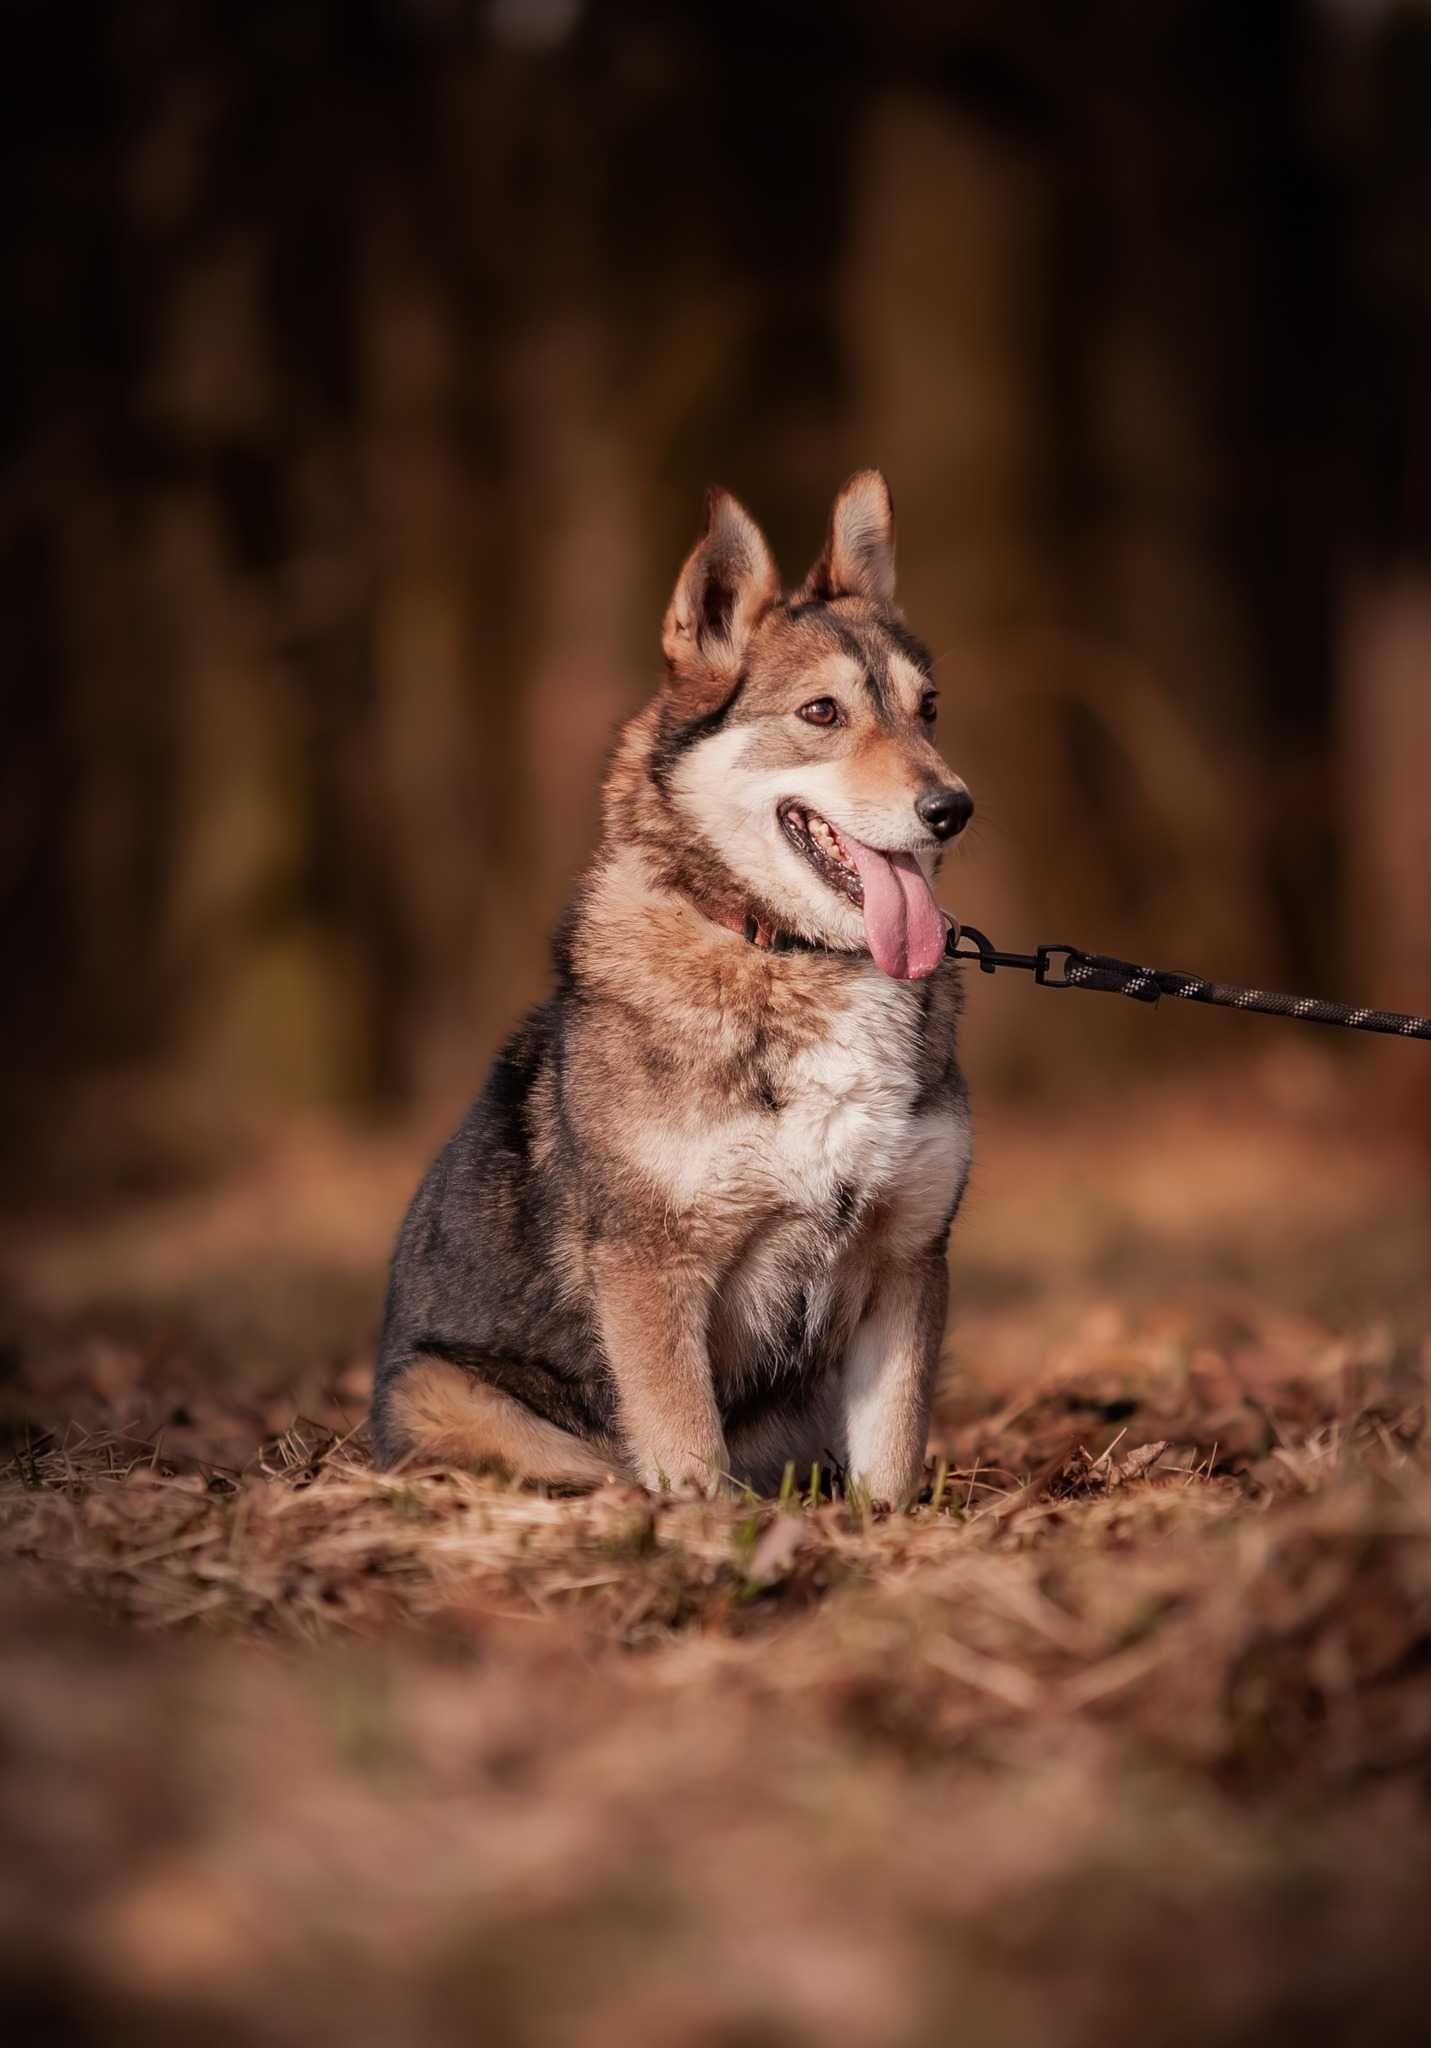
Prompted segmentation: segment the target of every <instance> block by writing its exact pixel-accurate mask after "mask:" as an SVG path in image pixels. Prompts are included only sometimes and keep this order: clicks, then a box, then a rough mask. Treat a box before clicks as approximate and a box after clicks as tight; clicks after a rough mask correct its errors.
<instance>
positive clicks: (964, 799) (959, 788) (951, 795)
mask: <svg viewBox="0 0 1431 2048" xmlns="http://www.w3.org/2000/svg"><path fill="white" fill-rule="evenodd" d="M914 810H915V815H916V816H917V817H918V818H919V820H920V822H921V823H922V824H925V825H927V826H928V827H929V829H930V831H931V832H932V833H933V834H934V836H935V838H936V839H952V838H953V837H954V835H955V833H956V832H962V831H963V830H964V827H965V826H966V825H967V824H968V822H969V820H970V819H971V818H972V817H973V815H974V799H973V797H971V796H970V794H969V792H968V790H967V789H965V787H964V785H963V783H962V782H961V783H957V784H956V785H955V787H954V788H953V789H932V790H930V792H929V794H928V796H922V797H920V798H919V800H918V801H917V802H916V804H915V806H914Z"/></svg>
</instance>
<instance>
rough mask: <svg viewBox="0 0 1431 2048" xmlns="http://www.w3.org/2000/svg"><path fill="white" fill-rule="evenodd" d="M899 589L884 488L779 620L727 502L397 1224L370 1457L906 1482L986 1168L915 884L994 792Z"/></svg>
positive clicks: (866, 501)
mask: <svg viewBox="0 0 1431 2048" xmlns="http://www.w3.org/2000/svg"><path fill="white" fill-rule="evenodd" d="M894 580H895V579H894V513H893V507H892V504H891V500H890V493H889V489H888V486H887V484H886V482H885V479H884V477H883V476H882V475H881V474H880V472H879V471H877V470H863V471H861V472H859V473H858V474H857V475H855V476H853V477H852V478H851V479H850V480H849V482H848V483H846V484H845V485H844V487H843V488H842V490H841V491H840V493H839V495H838V496H837V498H836V500H835V504H834V508H833V511H832V514H831V518H830V524H829V530H828V535H827V538H826V542H825V546H824V549H823V551H822V552H821V554H820V556H819V558H818V559H817V561H816V563H815V566H814V568H813V569H812V570H811V572H810V574H809V576H808V577H807V578H806V580H805V582H804V584H803V585H802V586H801V587H800V588H799V589H798V590H797V591H796V592H795V594H794V595H793V596H789V597H787V596H783V595H782V592H781V586H780V582H779V578H778V576H777V572H776V568H775V563H774V561H773V559H772V557H771V553H770V549H769V547H768V545H767V544H766V540H765V537H764V535H763V534H762V532H761V530H760V528H759V527H758V526H757V525H756V523H755V521H754V520H753V519H752V518H751V516H750V515H749V513H748V512H746V511H745V510H744V508H743V507H742V506H741V505H740V504H739V503H738V502H737V501H736V499H734V498H733V497H731V496H730V495H728V494H727V493H725V492H723V491H713V492H712V493H711V494H710V499H709V505H708V515H707V523H706V529H705V532H704V533H703V535H702V536H701V538H700V539H699V541H698V542H697V543H696V545H695V547H694V548H693V549H692V550H691V553H690V554H689V556H688V557H687V559H686V561H685V564H684V566H683V568H682V569H681V572H680V576H679V577H678V579H677V582H676V587H675V591H674V594H673V596H672V598H671V602H670V605H669V608H668V609H667V612H666V615H665V620H664V624H663V629H662V645H663V649H664V653H665V661H666V674H665V679H664V681H663V683H662V684H661V687H660V688H659V689H658V690H657V692H656V694H655V696H654V697H653V698H652V699H651V701H650V702H649V703H648V704H647V705H646V706H645V708H644V709H643V710H641V711H639V712H638V713H637V714H636V715H635V716H634V717H633V718H632V719H631V720H630V721H629V722H628V723H627V724H626V725H624V726H623V727H622V728H621V730H620V732H619V733H618V736H617V739H616V742H615V745H614V749H613V752H612V754H611V757H610V762H609V766H608V771H607V774H606V779H605V784H604V789H603V811H602V819H603V823H602V832H601V841H600V846H599V849H598V851H597V854H596V856H595V859H594V861H593V863H592V865H591V867H590V868H589V870H588V871H587V873H586V875H585V876H584V878H583V880H582V881H581V883H580V885H579V886H578V889H577V891H576V895H575V899H574V901H573V902H572V903H571V905H570V907H569V908H568V910H567V911H566V913H565V915H564V917H563V918H562V920H561V922H560V924H559V927H558V930H557V935H556V940H555V945H554V968H555V985H554V988H553V991H552V993H551V995H550V996H549V997H548V998H547V1000H546V1001H545V1002H543V1003H541V1004H540V1005H539V1006H538V1007H537V1008H535V1009H534V1010H533V1011H532V1012H531V1013H530V1014H529V1015H528V1017H527V1018H526V1020H525V1022H524V1023H523V1024H522V1025H521V1026H520V1027H519V1028H518V1030H517V1031H516V1033H515V1034H514V1035H513V1036H512V1037H511V1038H510V1039H509V1040H508V1042H507V1044H506V1045H505V1046H504V1047H503V1049H502V1051H501V1052H500V1053H499V1055H498V1057H497V1059H496V1062H495V1064H494V1066H493V1068H492V1070H491V1073H490V1075H489V1076H488V1079H487V1083H486V1086H485V1087H484V1089H483V1091H482V1094H481V1095H480V1096H479V1098H478V1099H477V1101H476V1103H475V1104H474V1105H473V1107H472V1109H471V1110H470V1111H469V1113H468V1115H467V1117H466V1119H465V1120H464V1122H463V1123H462V1125H461V1126H460V1128H459V1129H458V1131H457V1132H456V1134H455V1135H454V1137H453V1138H452V1139H451V1140H450V1141H449V1143H448V1144H447V1146H446V1147H445V1149H444V1150H443V1151H442V1152H441V1154H440V1155H439V1156H438V1158H437V1159H436V1161H435V1162H434V1163H433V1165H432V1167H431V1168H430V1169H429V1171H428V1173H427V1176H426V1178H425V1179H424V1180H423V1182H422V1184H421V1186H420V1187H419V1189H418V1192H417V1194H416V1196H415V1198H414V1200H413V1203H412V1206H411V1208H410V1209H409V1211H408V1214H407V1217H406V1220H405V1221H404V1223H403V1225H402V1229H401V1233H400V1235H399V1238H398V1243H397V1249H396V1252H395V1254H394V1257H393V1263H392V1270H391V1277H390V1284H389V1289H388V1296H387V1306H386V1312H385V1317H384V1324H383V1331H382V1339H381V1345H380V1352H379V1361H378V1371H377V1379H376V1384H375V1392H374V1403H373V1423H374V1431H373V1433H374V1440H375V1445H376V1449H377V1454H378V1457H379V1460H380V1461H381V1462H383V1463H385V1464H389V1465H391V1464H393V1463H395V1462H398V1461H400V1460H431V1461H437V1462H441V1463H447V1464H453V1465H467V1466H475V1467H478V1468H492V1469H496V1470H498V1471H502V1472H505V1473H507V1474H509V1475H512V1476H514V1477H518V1478H522V1479H526V1480H533V1481H540V1482H545V1483H546V1484H548V1485H549V1486H553V1487H556V1488H560V1489H580V1488H582V1487H589V1486H593V1485H597V1484H599V1483H601V1482H602V1481H603V1480H605V1479H607V1478H608V1477H610V1476H613V1475H619V1476H621V1477H623V1478H625V1479H627V1480H629V1481H635V1482H638V1483H640V1484H641V1485H644V1486H646V1487H649V1488H653V1489H672V1490H685V1489H689V1488H691V1487H693V1486H694V1487H697V1488H700V1489H702V1490H704V1491H711V1490H718V1489H720V1488H722V1487H724V1486H728V1485H729V1484H730V1483H731V1482H735V1483H737V1484H740V1485H744V1486H748V1487H750V1488H752V1489H755V1490H756V1491H758V1492H762V1493H765V1492H770V1491H773V1490H774V1489H775V1488H776V1487H778V1486H779V1485H780V1483H781V1480H782V1476H783V1474H784V1472H785V1469H786V1467H787V1465H788V1464H790V1463H791V1462H793V1463H794V1465H795V1466H796V1468H797V1469H798V1470H800V1471H801V1472H802V1473H803V1472H805V1471H807V1470H808V1469H809V1468H810V1466H811V1464H812V1463H813V1462H815V1461H817V1460H818V1461H820V1462H821V1463H822V1465H824V1466H825V1467H826V1468H827V1469H831V1470H833V1471H835V1472H839V1473H841V1474H842V1475H843V1478H844V1483H845V1484H846V1486H847V1487H849V1488H850V1489H851V1490H852V1491H853V1490H855V1489H858V1496H857V1497H861V1498H864V1499H867V1500H869V1501H871V1502H876V1503H883V1504H887V1505H889V1506H891V1507H899V1506H901V1505H904V1504H907V1503H908V1502H909V1500H910V1499H911V1498H912V1497H913V1495H914V1494H915V1492H916V1490H917V1489H918V1487H919V1485H920V1482H921V1478H922V1475H923V1471H924V1460H925V1446H926V1439H927V1433H928V1423H929V1411H930V1403H931V1397H932V1389H933V1382H934V1377H935V1373H936V1368H937V1363H938V1358H939V1352H940V1346H941V1343H942V1338H943V1330H944V1322H945V1314H946V1306H947V1291H948V1279H947V1258H946V1253H947V1244H948V1238H949V1232H950V1227H951V1225H952V1223H953V1220H954V1216H955V1213H956V1211H957V1209H958V1207H959V1202H960V1198H961V1196H962V1193H963V1190H964V1185H965V1181H966V1178H967V1175H968V1171H969V1159H970V1125H969V1113H968V1101H967V1094H966V1090H965V1085H964V1082H963V1079H962V1077H961V1074H960V1071H959V1067H958V1065H957V1062H956V1058H955V1025H956V1018H957V1013H958V1008H959V981H958V970H957V969H956V968H954V967H953V966H952V964H951V963H950V962H949V960H948V958H947V956H946V935H947V932H948V930H949V921H948V920H947V919H946V917H945V915H944V913H943V912H942V911H941V910H940V909H939V908H938V907H937V905H936V903H935V900H934V896H933V893H932V889H931V883H932V881H933V879H934V876H935V874H936V872H937V870H938V867H939V863H940V859H941V856H942V854H943V852H944V850H945V848H946V847H947V846H948V845H949V843H950V842H951V841H952V840H953V839H954V838H955V837H956V835H957V834H958V833H959V832H961V831H962V830H963V828H964V826H965V825H966V824H967V823H968V821H969V817H970V815H971V812H972V810H973V803H972V800H971V798H970V795H969V792H968V790H967V788H966V787H965V785H964V783H963V782H962V781H961V780H960V779H959V778H958V777H957V776H955V775H954V774H953V773H952V772H951V771H950V769H949V768H948V767H947V766H946V765H945V762H944V760H943V759H942V757H941V755H940V754H939V752H938V750H937V748H936V746H935V739H934V733H935V725H936V718H937V708H938V707H937V694H936V690H935V686H934V683H933V681H932V664H931V660H930V657H929V654H928V652H927V650H926V649H925V648H924V646H923V645H922V644H921V643H920V642H919V641H918V640H917V639H916V638H915V637H914V635H913V634H912V633H911V632H910V631H909V629H908V627H907V626H906V625H905V623H904V620H903V618H902V616H901V614H900V613H899V611H898V610H897V609H896V607H895V602H894Z"/></svg>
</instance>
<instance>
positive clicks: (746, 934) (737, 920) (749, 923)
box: [691, 897, 870, 960]
mask: <svg viewBox="0 0 1431 2048" xmlns="http://www.w3.org/2000/svg"><path fill="white" fill-rule="evenodd" d="M691 900H692V901H693V902H694V903H695V906H696V908H697V910H699V911H700V913H701V915H702V916H703V917H708V918H709V919H710V921H711V923H712V924H719V925H724V927H725V929H726V930H727V931H728V932H735V933H736V934H737V935H738V936H739V937H740V938H742V939H744V940H745V942H746V944H747V945H749V946H754V947H756V949H757V950H758V951H759V952H762V953H828V954H829V955H830V956H831V958H832V959H837V960H868V959H869V957H870V956H869V953H868V952H867V951H866V950H865V948H864V947H863V946H861V947H859V948H853V947H849V946H827V945H826V944H825V942H824V940H823V939H807V938H805V937H804V935H803V934H802V933H800V932H792V931H787V930H785V929H784V928H782V927H781V926H780V925H776V924H771V923H769V922H768V920H767V919H765V918H763V917H762V916H761V915H760V913H759V912H758V911H756V910H747V911H746V912H745V913H744V915H742V914H741V912H740V911H739V910H730V909H720V910H717V909H715V908H714V907H713V906H712V905H711V904H709V903H703V902H702V901H701V900H700V899H699V897H693V898H692V899H691Z"/></svg>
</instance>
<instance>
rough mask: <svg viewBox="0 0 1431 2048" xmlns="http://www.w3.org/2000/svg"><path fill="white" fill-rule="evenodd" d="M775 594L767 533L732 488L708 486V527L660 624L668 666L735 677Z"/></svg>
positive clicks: (776, 578)
mask: <svg viewBox="0 0 1431 2048" xmlns="http://www.w3.org/2000/svg"><path fill="white" fill-rule="evenodd" d="M779 595H780V578H779V576H778V575H777V573H776V569H775V560H774V557H773V556H772V555H771V552H770V549H769V547H768V545H767V543H766V539H765V535H764V534H763V533H762V532H761V531H760V528H759V527H758V526H757V525H756V523H755V521H754V520H753V519H752V518H751V516H750V514H749V513H748V512H747V511H746V509H745V507H744V506H743V505H741V504H739V503H738V502H737V501H736V500H735V499H734V498H733V497H732V496H731V495H730V492H729V491H712V492H711V494H710V498H709V500H708V501H707V513H706V530H705V532H704V533H703V534H702V535H701V537H700V539H699V540H698V541H697V542H696V544H695V546H694V547H693V548H692V549H691V552H690V553H689V554H688V555H687V557H686V560H685V565H684V567H683V568H682V570H681V573H680V575H679V576H678V577H677V578H676V587H675V590H674V591H673V592H672V594H671V602H670V604H669V605H668V606H667V608H666V618H665V623H664V624H663V626H662V628H661V645H662V646H663V647H664V648H665V650H666V659H667V661H668V662H669V663H670V665H671V668H672V670H673V672H674V673H675V674H677V675H681V676H685V675H691V674H701V675H707V676H715V677H719V678H721V679H723V680H728V681H732V682H733V681H734V680H735V677H736V675H737V674H738V673H739V670H740V666H741V663H742V661H743V660H744V659H745V649H746V643H747V642H748V641H749V639H750V636H751V633H752V632H753V631H754V630H755V626H756V624H757V622H758V621H759V619H760V616H761V614H762V612H764V611H765V610H767V609H768V607H769V606H770V605H772V604H773V603H774V602H775V600H776V598H777V597H778V596H779Z"/></svg>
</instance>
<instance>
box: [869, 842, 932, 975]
mask: <svg viewBox="0 0 1431 2048" xmlns="http://www.w3.org/2000/svg"><path fill="white" fill-rule="evenodd" d="M844 840H845V845H846V846H847V847H848V849H849V853H850V858H851V859H852V860H853V862H854V864H855V866H856V867H857V868H858V869H859V872H860V881H861V882H862V883H863V884H864V892H865V937H866V938H867V939H868V940H869V944H870V951H871V953H873V955H874V957H875V960H876V962H877V963H878V965H879V966H880V967H882V968H883V969H884V971H885V973H886V974H888V975H891V976H892V977H893V978H894V980H895V981H922V980H923V979H924V977H925V975H926V974H932V973H933V972H934V970H935V968H936V967H937V966H938V965H939V963H940V961H941V960H942V959H943V958H944V933H945V930H946V925H945V921H944V913H943V911H942V910H941V909H940V908H939V905H938V904H937V903H936V902H935V901H934V895H933V892H932V891H931V889H930V887H929V884H928V882H926V881H925V879H924V875H923V873H922V872H921V869H920V866H919V862H918V861H917V860H916V859H915V857H914V855H913V854H912V853H877V852H876V851H875V849H874V847H872V846H862V845H861V844H860V842H859V840H858V839H851V837H850V835H849V834H848V832H847V833H845V835H844Z"/></svg>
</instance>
